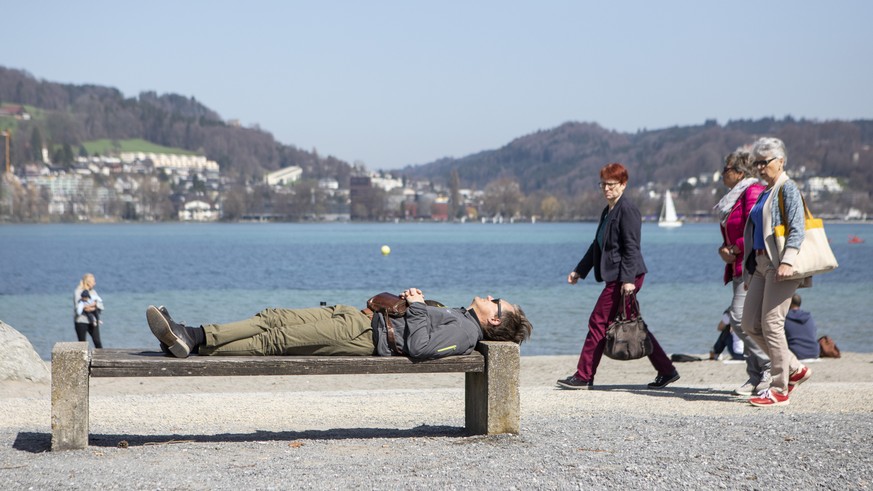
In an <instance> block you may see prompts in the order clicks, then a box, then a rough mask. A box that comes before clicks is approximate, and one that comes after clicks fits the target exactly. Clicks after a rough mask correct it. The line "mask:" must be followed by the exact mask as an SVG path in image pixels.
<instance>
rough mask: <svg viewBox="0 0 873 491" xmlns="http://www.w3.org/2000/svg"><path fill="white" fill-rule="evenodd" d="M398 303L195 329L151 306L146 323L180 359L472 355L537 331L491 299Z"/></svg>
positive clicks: (273, 315)
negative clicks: (384, 309) (394, 309)
mask: <svg viewBox="0 0 873 491" xmlns="http://www.w3.org/2000/svg"><path fill="white" fill-rule="evenodd" d="M399 298H400V299H403V300H405V303H406V305H407V308H406V312H405V314H403V315H398V316H389V315H385V314H383V313H380V312H376V313H373V312H372V311H371V310H369V309H365V310H363V311H362V310H359V309H357V308H355V307H350V306H347V305H335V306H332V307H316V308H308V309H272V308H269V309H264V310H262V311H261V312H258V313H257V314H256V315H255V316H254V317H251V318H249V319H245V320H241V321H237V322H231V323H228V324H203V325H201V326H200V327H190V326H186V325H184V324H180V323H177V322H175V321H174V320H173V319H172V318H171V317H170V313H169V312H168V311H167V309H166V308H164V307H163V306H162V307H160V308H158V307H155V306H153V305H150V306H149V307H148V309H146V319H147V320H148V324H149V328H150V329H151V331H152V333H153V334H154V335H155V337H157V338H158V340H159V341H160V345H161V350H162V351H164V353H167V354H168V355H172V356H175V357H177V358H186V357H187V356H188V355H189V354H191V353H195V354H200V355H312V356H322V355H338V356H355V355H359V356H371V355H379V356H392V355H400V356H409V357H411V358H417V359H433V358H442V357H444V356H449V355H465V354H469V353H470V352H472V351H473V349H474V348H475V347H476V343H478V342H479V341H481V340H488V341H513V342H516V343H521V342H522V341H524V340H525V339H527V338H528V337H529V336H530V334H531V331H532V330H533V327H532V326H531V323H530V321H528V319H527V317H525V315H524V312H523V311H522V310H521V307H519V306H518V305H513V304H511V303H509V302H507V301H506V300H501V299H499V298H492V297H491V296H490V295H488V296H486V297H485V298H482V297H475V298H473V301H472V303H471V304H470V306H469V307H467V308H463V307H462V308H448V307H445V306H442V305H441V304H439V303H438V302H432V301H430V300H429V301H428V304H426V303H425V300H424V295H423V294H422V292H421V290H419V289H418V288H410V289H408V290H405V291H404V292H403V293H401V294H400V296H399ZM401 304H402V302H401Z"/></svg>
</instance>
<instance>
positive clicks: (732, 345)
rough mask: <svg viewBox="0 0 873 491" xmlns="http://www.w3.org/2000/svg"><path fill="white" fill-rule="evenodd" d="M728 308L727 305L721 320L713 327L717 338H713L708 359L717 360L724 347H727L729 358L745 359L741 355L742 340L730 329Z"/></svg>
mask: <svg viewBox="0 0 873 491" xmlns="http://www.w3.org/2000/svg"><path fill="white" fill-rule="evenodd" d="M730 310H731V309H730V307H728V308H727V310H725V311H724V313H723V314H722V315H721V320H719V322H718V326H716V327H715V329H716V330H717V331H718V339H716V340H715V344H714V345H713V346H712V351H710V352H709V359H710V360H718V359H719V357H720V356H721V354H722V352H723V351H724V350H725V348H727V350H728V354H729V355H730V357H731V360H744V359H745V356H744V355H743V340H742V339H740V338H739V336H737V335H736V333H734V332H733V331H732V330H731V313H730Z"/></svg>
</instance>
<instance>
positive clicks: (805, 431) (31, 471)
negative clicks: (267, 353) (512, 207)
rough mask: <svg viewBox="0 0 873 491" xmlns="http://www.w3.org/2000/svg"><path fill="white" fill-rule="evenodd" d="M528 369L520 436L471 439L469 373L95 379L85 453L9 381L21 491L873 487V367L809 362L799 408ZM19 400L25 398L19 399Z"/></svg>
mask: <svg viewBox="0 0 873 491" xmlns="http://www.w3.org/2000/svg"><path fill="white" fill-rule="evenodd" d="M576 360H577V357H576V356H575V355H574V356H566V355H562V356H554V355H550V356H530V357H522V360H521V387H520V395H521V415H520V417H521V433H520V434H518V435H494V436H467V435H466V434H465V433H464V375H463V374H423V375H426V376H422V375H421V374H420V375H415V374H402V375H352V376H339V375H305V376H283V377H155V378H102V379H101V378H95V379H91V384H90V397H89V411H90V441H89V446H88V448H86V449H84V450H72V451H66V452H50V451H48V449H49V448H50V443H51V407H50V406H51V396H50V384H49V383H40V384H35V383H31V382H17V383H10V382H8V381H7V382H0V406H2V407H3V410H4V417H3V418H0V478H2V480H3V482H4V483H5V484H7V487H9V488H10V489H31V488H32V489H70V488H75V489H209V490H215V489H228V490H234V491H236V490H239V489H289V488H294V489H428V490H429V489H435V488H436V489H500V490H504V489H613V488H614V489H618V488H621V489H713V488H726V489H761V488H771V487H772V488H776V489H819V488H820V489H869V488H870V487H871V483H873V354H867V353H843V357H842V358H840V359H833V358H830V359H822V360H820V361H817V362H811V363H809V364H808V366H810V367H811V368H812V370H813V376H812V378H811V379H810V380H809V381H808V382H806V383H805V384H803V385H802V386H801V387H799V388H797V390H795V391H794V392H793V393H792V395H791V403H790V404H789V405H787V406H779V407H774V408H757V407H753V406H751V405H749V404H748V403H747V402H745V398H742V397H739V396H734V395H732V394H731V390H732V389H733V388H735V387H737V386H739V384H741V383H742V382H744V381H745V376H744V375H745V366H744V364H742V363H724V362H717V361H700V362H689V363H678V364H677V369H678V370H679V372H680V374H681V377H682V378H681V379H680V380H678V381H677V382H675V383H673V384H671V385H669V386H667V387H666V388H663V389H648V388H647V387H646V384H647V383H648V382H650V381H651V380H652V379H653V378H654V370H653V369H652V367H651V365H650V364H649V363H648V360H645V359H643V360H635V361H630V362H618V361H615V360H610V359H604V360H603V362H602V363H601V366H600V370H599V372H598V375H597V377H596V379H595V388H594V390H576V391H570V390H560V389H558V388H556V387H555V386H554V384H555V381H556V380H557V379H558V378H562V377H564V376H566V375H567V374H569V373H570V372H572V370H573V368H574V367H575V364H576ZM13 386H16V388H13Z"/></svg>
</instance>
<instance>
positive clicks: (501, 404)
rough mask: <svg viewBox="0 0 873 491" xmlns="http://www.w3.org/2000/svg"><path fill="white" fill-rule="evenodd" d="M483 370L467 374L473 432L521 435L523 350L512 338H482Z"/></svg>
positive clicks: (467, 411) (468, 413)
mask: <svg viewBox="0 0 873 491" xmlns="http://www.w3.org/2000/svg"><path fill="white" fill-rule="evenodd" d="M477 349H478V350H479V351H480V352H481V353H482V354H483V355H485V371H484V372H483V373H472V372H471V373H467V374H466V393H465V399H466V408H465V419H466V427H467V431H468V432H469V433H470V434H473V435H496V434H501V433H514V434H518V432H519V431H520V429H521V424H520V414H521V395H520V393H519V383H520V372H521V350H520V348H519V345H518V344H516V343H512V342H508V341H482V342H480V343H479V346H478V347H477Z"/></svg>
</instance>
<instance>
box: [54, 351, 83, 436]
mask: <svg viewBox="0 0 873 491" xmlns="http://www.w3.org/2000/svg"><path fill="white" fill-rule="evenodd" d="M90 365H91V355H90V353H89V352H88V343H56V344H55V346H54V348H52V450H53V451H54V450H74V449H83V448H86V447H87V446H88V431H89V429H90V428H89V424H88V409H89V408H88V386H89V376H90Z"/></svg>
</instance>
